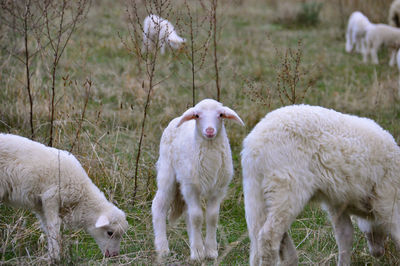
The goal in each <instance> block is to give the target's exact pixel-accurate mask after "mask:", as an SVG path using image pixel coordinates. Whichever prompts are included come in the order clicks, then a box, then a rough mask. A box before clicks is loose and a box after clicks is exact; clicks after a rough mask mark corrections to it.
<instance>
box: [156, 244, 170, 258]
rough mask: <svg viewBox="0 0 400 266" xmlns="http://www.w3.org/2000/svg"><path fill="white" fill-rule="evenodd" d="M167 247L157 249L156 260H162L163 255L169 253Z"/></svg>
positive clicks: (165, 255)
mask: <svg viewBox="0 0 400 266" xmlns="http://www.w3.org/2000/svg"><path fill="white" fill-rule="evenodd" d="M169 252H170V251H169V248H168V247H167V248H164V249H161V250H157V260H158V261H162V260H163V259H164V258H165V257H167V256H168V255H169Z"/></svg>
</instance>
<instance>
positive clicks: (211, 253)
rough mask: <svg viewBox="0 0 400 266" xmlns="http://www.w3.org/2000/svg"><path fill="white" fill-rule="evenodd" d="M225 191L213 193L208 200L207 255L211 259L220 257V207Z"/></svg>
mask: <svg viewBox="0 0 400 266" xmlns="http://www.w3.org/2000/svg"><path fill="white" fill-rule="evenodd" d="M224 194H225V193H223V192H220V193H218V194H214V195H212V196H211V197H210V198H209V199H208V200H207V209H206V223H207V233H206V241H205V252H206V257H207V258H210V259H216V258H217V257H218V246H217V224H218V216H219V207H220V205H221V201H222V199H223V197H224Z"/></svg>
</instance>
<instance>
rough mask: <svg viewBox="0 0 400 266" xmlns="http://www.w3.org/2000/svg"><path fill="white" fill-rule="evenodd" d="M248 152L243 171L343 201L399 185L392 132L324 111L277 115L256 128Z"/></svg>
mask: <svg viewBox="0 0 400 266" xmlns="http://www.w3.org/2000/svg"><path fill="white" fill-rule="evenodd" d="M243 146H244V148H243V151H242V164H243V165H244V166H243V167H244V168H249V169H253V171H257V174H258V175H259V176H267V177H271V176H278V178H286V179H292V181H293V182H294V183H293V184H296V182H297V183H298V184H302V185H307V186H308V187H312V188H313V189H315V190H316V191H317V190H320V191H323V193H325V194H326V195H327V196H328V197H338V198H342V199H343V200H345V199H346V198H347V199H348V198H349V197H352V196H354V197H355V198H359V197H360V195H361V194H364V193H365V192H366V191H367V189H370V188H371V187H372V186H373V184H376V183H377V182H380V181H381V180H383V179H384V177H387V178H388V180H392V179H396V178H395V176H394V175H397V174H395V173H396V172H398V170H399V169H397V165H398V162H399V158H400V153H399V148H398V147H397V144H396V143H395V141H394V139H393V137H392V136H391V135H390V134H389V133H388V132H386V131H385V130H383V129H382V128H381V127H380V126H379V125H377V124H376V123H375V122H373V121H372V120H370V119H367V118H360V117H356V116H351V115H345V114H341V113H338V112H336V111H333V110H328V109H325V108H322V107H315V106H307V105H299V106H289V107H284V108H280V109H277V110H275V111H273V112H271V113H269V114H267V115H266V116H265V117H264V118H263V119H262V120H261V121H260V122H259V123H258V124H257V125H256V127H255V128H254V129H253V130H252V131H251V133H250V134H249V135H248V136H247V137H246V139H245V140H244V145H243ZM294 179H295V180H294ZM267 182H268V180H267Z"/></svg>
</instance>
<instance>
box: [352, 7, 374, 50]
mask: <svg viewBox="0 0 400 266" xmlns="http://www.w3.org/2000/svg"><path fill="white" fill-rule="evenodd" d="M373 25H374V24H372V23H371V22H370V21H369V20H368V18H367V17H366V16H365V15H364V14H363V13H361V12H360V11H355V12H353V13H352V14H351V16H350V18H349V22H348V24H347V31H346V52H348V53H350V52H351V51H352V50H353V47H354V46H355V49H356V52H358V53H362V52H363V51H364V50H365V35H366V33H367V31H368V30H369V29H370V28H371V27H373Z"/></svg>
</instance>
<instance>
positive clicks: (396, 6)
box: [388, 0, 400, 28]
mask: <svg viewBox="0 0 400 266" xmlns="http://www.w3.org/2000/svg"><path fill="white" fill-rule="evenodd" d="M388 23H389V25H390V26H393V27H397V28H400V0H394V1H393V2H392V4H391V5H390V9H389V18H388Z"/></svg>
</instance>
